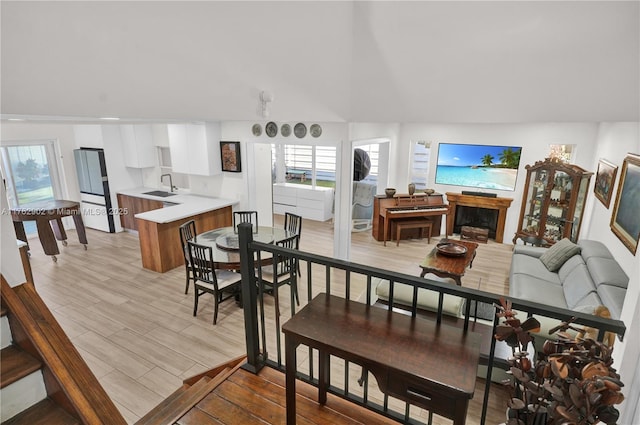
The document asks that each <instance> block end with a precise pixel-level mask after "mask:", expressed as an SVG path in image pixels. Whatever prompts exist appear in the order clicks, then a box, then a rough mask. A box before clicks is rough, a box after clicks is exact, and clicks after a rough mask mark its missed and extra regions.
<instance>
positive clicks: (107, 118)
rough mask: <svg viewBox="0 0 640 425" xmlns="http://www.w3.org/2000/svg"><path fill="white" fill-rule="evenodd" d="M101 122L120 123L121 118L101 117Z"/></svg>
mask: <svg viewBox="0 0 640 425" xmlns="http://www.w3.org/2000/svg"><path fill="white" fill-rule="evenodd" d="M100 119H101V120H105V121H118V120H119V119H120V118H118V117H100Z"/></svg>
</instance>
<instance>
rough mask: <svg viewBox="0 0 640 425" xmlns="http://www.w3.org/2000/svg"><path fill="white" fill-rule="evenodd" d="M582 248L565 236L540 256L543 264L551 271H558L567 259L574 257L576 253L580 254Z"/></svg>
mask: <svg viewBox="0 0 640 425" xmlns="http://www.w3.org/2000/svg"><path fill="white" fill-rule="evenodd" d="M580 250H581V248H580V247H579V246H578V245H576V244H574V243H573V242H571V241H570V240H569V239H568V238H564V239H562V240H560V241H558V242H556V243H555V244H553V245H552V246H551V248H549V249H547V251H546V252H545V253H544V254H542V255H541V256H540V261H542V264H544V266H545V267H546V268H547V269H548V270H549V271H550V272H555V271H557V270H558V269H559V268H560V267H561V266H562V265H563V264H564V262H565V261H567V260H568V259H569V258H571V257H573V256H574V255H576V254H580Z"/></svg>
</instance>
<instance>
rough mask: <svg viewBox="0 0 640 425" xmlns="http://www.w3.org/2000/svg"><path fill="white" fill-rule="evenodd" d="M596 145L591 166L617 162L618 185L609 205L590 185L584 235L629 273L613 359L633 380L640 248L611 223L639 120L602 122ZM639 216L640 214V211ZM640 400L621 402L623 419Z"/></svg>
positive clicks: (637, 149) (635, 148) (639, 143)
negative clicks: (622, 331)
mask: <svg viewBox="0 0 640 425" xmlns="http://www.w3.org/2000/svg"><path fill="white" fill-rule="evenodd" d="M597 142H598V143H597V146H596V150H595V152H594V156H593V160H592V164H591V166H590V169H592V170H596V169H597V167H598V160H599V159H601V158H602V159H606V160H608V161H609V162H611V163H613V164H615V165H617V166H618V176H617V178H616V183H615V186H614V187H613V188H612V190H613V197H612V199H611V205H610V206H609V208H608V209H607V208H606V207H605V206H604V205H603V204H602V203H601V202H600V201H599V200H597V199H596V198H595V196H593V183H592V185H591V188H590V194H589V196H590V197H589V202H588V204H587V210H589V211H590V212H591V215H590V217H589V218H590V220H589V223H588V225H587V226H586V229H587V230H586V233H584V232H583V233H584V234H585V236H584V237H585V238H588V239H596V240H599V241H602V242H603V243H604V244H605V245H607V247H608V248H609V250H610V251H611V253H612V254H613V256H614V257H615V258H616V260H617V261H618V263H619V264H620V266H621V267H622V268H623V269H624V271H625V272H626V273H627V275H628V276H629V286H628V288H627V294H626V297H625V302H624V307H623V309H622V316H621V319H622V321H623V322H624V323H625V324H626V325H627V335H626V337H625V339H624V341H622V342H618V343H617V344H618V345H617V346H616V352H615V355H614V359H615V361H616V363H615V366H616V367H617V368H618V370H619V373H620V375H621V377H622V380H623V382H625V383H628V384H631V382H633V381H634V380H636V381H637V380H638V377H637V376H636V374H638V373H640V372H639V371H638V368H637V364H638V359H639V358H640V336H639V333H638V330H637V329H636V328H635V327H634V325H636V324H637V323H638V311H639V309H640V250H638V252H637V253H636V254H635V255H633V254H632V253H631V252H630V251H629V250H628V249H627V248H626V247H625V246H624V245H623V244H622V242H621V241H620V240H619V239H618V237H617V236H616V235H615V234H613V232H612V231H611V228H610V227H609V223H610V221H611V214H612V213H613V205H614V203H615V198H616V193H617V190H618V183H619V182H620V172H621V171H622V162H623V160H624V157H625V156H626V154H627V152H632V153H636V154H640V123H638V122H630V123H602V124H601V125H600V127H599V129H598V136H597ZM639 217H640V215H639ZM629 390H630V385H628V386H627V387H625V392H626V391H629ZM638 401H640V393H639V392H636V393H635V399H634V398H631V399H628V400H626V401H625V402H624V403H623V404H622V405H621V409H620V410H621V411H622V412H623V416H622V419H623V420H621V421H620V423H633V422H632V415H633V413H634V410H635V407H633V406H634V403H635V404H636V405H637V403H638Z"/></svg>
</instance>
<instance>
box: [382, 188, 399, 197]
mask: <svg viewBox="0 0 640 425" xmlns="http://www.w3.org/2000/svg"><path fill="white" fill-rule="evenodd" d="M384 193H385V195H387V198H393V195H395V194H396V190H395V189H394V188H392V187H388V188H386V189H385V190H384Z"/></svg>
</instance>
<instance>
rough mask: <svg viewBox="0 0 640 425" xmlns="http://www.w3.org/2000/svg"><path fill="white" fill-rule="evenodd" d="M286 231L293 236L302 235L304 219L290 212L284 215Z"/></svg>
mask: <svg viewBox="0 0 640 425" xmlns="http://www.w3.org/2000/svg"><path fill="white" fill-rule="evenodd" d="M284 230H286V231H288V232H289V233H291V234H293V235H300V232H301V231H302V217H301V216H299V215H296V214H292V213H289V212H285V213H284Z"/></svg>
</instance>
